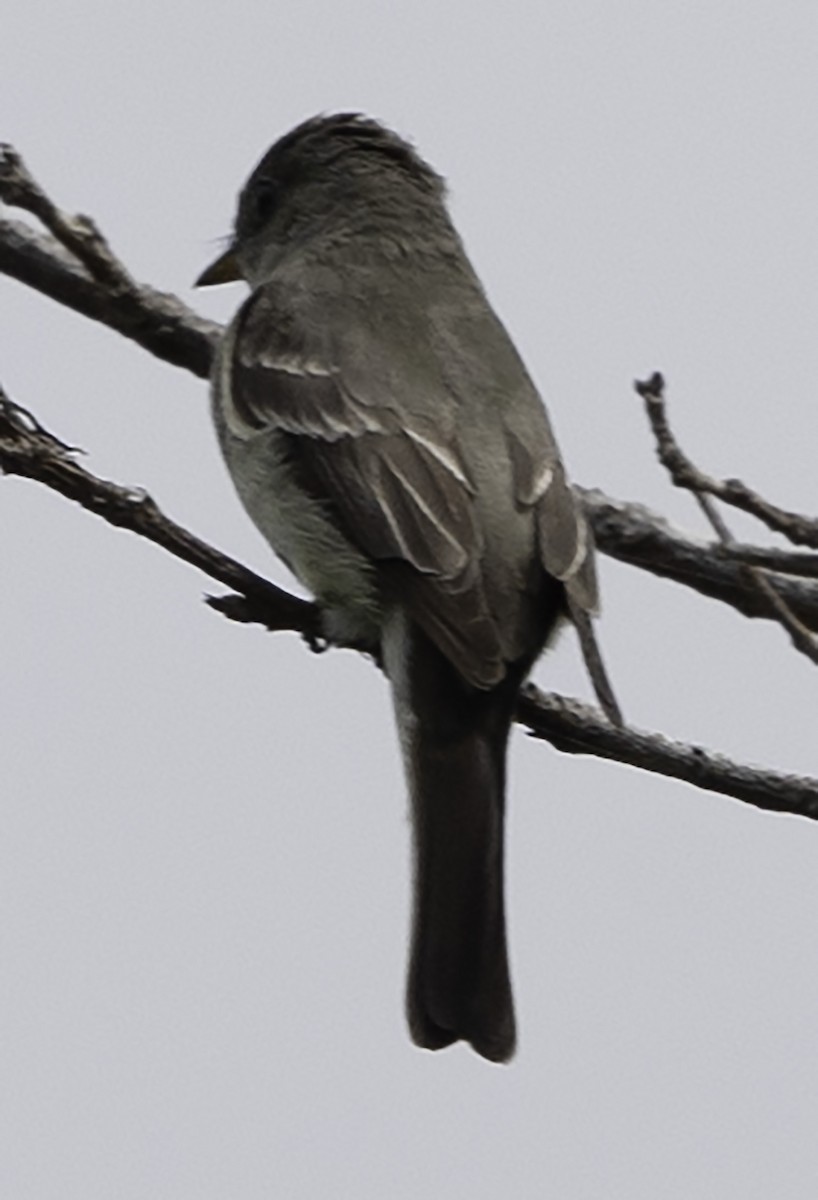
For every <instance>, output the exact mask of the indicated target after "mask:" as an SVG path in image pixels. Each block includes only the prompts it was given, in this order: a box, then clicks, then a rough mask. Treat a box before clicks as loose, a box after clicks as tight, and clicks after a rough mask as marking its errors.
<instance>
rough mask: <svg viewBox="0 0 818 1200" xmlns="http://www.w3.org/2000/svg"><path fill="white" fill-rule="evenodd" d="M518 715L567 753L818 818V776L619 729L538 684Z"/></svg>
mask: <svg viewBox="0 0 818 1200" xmlns="http://www.w3.org/2000/svg"><path fill="white" fill-rule="evenodd" d="M517 720H518V721H519V722H520V724H522V725H525V726H527V727H528V729H529V730H530V732H531V734H532V735H533V736H534V737H538V738H544V739H545V740H546V741H548V742H550V743H551V744H552V745H553V746H554V747H555V748H556V749H557V750H562V751H564V752H566V753H568V754H593V755H596V756H597V757H599V758H608V759H612V760H614V761H616V762H621V763H628V764H630V765H631V766H633V767H639V768H641V769H642V770H646V771H652V772H654V773H655V774H660V775H668V776H670V777H671V778H673V779H683V780H684V781H685V782H686V783H690V784H693V786H694V787H698V788H704V789H705V790H707V791H710V792H720V793H721V794H722V795H725V796H733V797H734V798H735V799H736V800H743V801H744V802H745V803H746V804H752V805H753V806H754V807H755V808H761V809H764V811H765V812H777V813H791V814H792V815H793V816H801V817H809V818H810V820H813V821H814V820H816V819H818V779H812V778H810V777H809V776H804V775H785V774H782V773H780V772H778V771H769V770H767V769H765V768H762V767H749V766H746V765H743V764H741V763H735V762H732V761H731V760H730V759H729V758H726V757H725V756H724V755H723V754H715V753H713V752H712V751H710V750H703V749H702V748H701V747H700V746H690V745H685V744H684V743H682V742H674V741H671V740H670V738H666V737H664V736H663V735H662V734H660V733H646V732H645V731H643V730H639V729H633V728H630V727H626V728H624V729H619V728H617V727H616V726H614V725H611V724H610V722H609V721H607V720H605V718H604V717H603V716H602V714H601V713H599V712H598V711H597V710H595V709H593V708H590V707H589V706H588V705H585V704H582V703H580V701H578V700H573V699H569V698H568V697H566V696H557V695H554V694H553V693H546V692H541V691H540V690H539V689H538V688H536V687H534V685H533V684H528V685H527V686H526V687H525V688H524V689H523V692H522V695H521V697H520V700H519V703H518V705H517Z"/></svg>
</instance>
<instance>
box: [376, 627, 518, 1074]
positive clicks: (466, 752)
mask: <svg viewBox="0 0 818 1200" xmlns="http://www.w3.org/2000/svg"><path fill="white" fill-rule="evenodd" d="M385 649H386V659H387V663H386V665H387V670H388V671H389V675H390V680H391V683H392V688H393V695H394V700H395V710H396V715H397V720H398V727H399V730H400V734H401V740H402V743H403V751H404V757H405V760H406V769H407V776H408V780H409V787H410V792H411V803H412V815H413V823H414V840H415V898H414V912H413V922H412V940H411V951H410V961H409V978H408V985H407V1009H408V1019H409V1028H410V1032H411V1034H412V1038H413V1040H414V1041H415V1042H416V1043H417V1044H418V1045H419V1046H423V1047H425V1048H426V1049H430V1050H438V1049H441V1048H442V1047H444V1046H448V1045H450V1044H451V1043H452V1042H455V1041H458V1040H459V1039H463V1040H465V1041H467V1042H469V1043H470V1044H471V1045H472V1047H473V1048H474V1049H475V1050H476V1051H477V1053H478V1054H481V1055H483V1057H484V1058H487V1059H490V1060H492V1061H493V1062H505V1061H507V1060H508V1059H509V1058H510V1057H511V1056H512V1054H513V1053H514V1047H515V1041H516V1032H515V1019H514V1005H513V1000H512V992H511V981H510V977H509V968H508V956H507V950H506V930H505V908H504V897H503V825H504V807H505V758H506V746H507V742H508V733H509V729H510V725H511V719H512V714H513V709H514V701H515V698H516V695H517V690H518V688H519V685H520V682H521V678H522V676H523V674H524V671H523V670H522V669H519V670H516V669H514V668H512V669H511V670H510V672H509V675H508V677H507V678H506V679H505V680H504V681H503V682H502V683H501V684H500V685H499V686H498V687H496V688H493V689H491V690H488V691H482V690H479V689H477V688H474V687H472V686H470V685H468V684H466V683H465V682H464V681H463V679H462V678H461V677H460V676H459V675H458V673H457V672H456V671H455V669H454V668H453V667H452V665H451V664H450V663H449V662H448V660H447V659H446V658H445V657H444V656H443V655H442V654H441V653H440V651H439V650H438V649H437V648H436V647H435V646H434V645H433V644H432V642H431V641H430V640H429V639H428V638H427V637H426V636H425V635H424V634H423V633H422V632H421V631H420V630H419V629H418V628H417V627H415V626H413V625H411V624H408V623H406V624H405V625H404V626H403V627H402V629H401V631H400V637H399V639H392V642H391V645H389V644H387V646H386V648H385Z"/></svg>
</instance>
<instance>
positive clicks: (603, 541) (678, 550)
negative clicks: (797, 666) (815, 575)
mask: <svg viewBox="0 0 818 1200" xmlns="http://www.w3.org/2000/svg"><path fill="white" fill-rule="evenodd" d="M577 491H578V492H579V494H580V496H581V497H582V501H583V503H584V505H585V509H586V512H587V513H588V516H589V519H590V521H591V525H592V526H593V530H594V539H595V541H596V544H597V547H598V549H599V550H601V551H602V552H603V553H604V554H607V555H609V556H610V557H611V558H615V559H617V560H618V561H619V562H624V563H628V564H629V565H630V566H633V567H639V568H641V569H642V570H643V571H649V572H650V573H651V574H653V575H658V576H659V577H660V578H663V579H672V580H673V581H674V582H675V583H681V584H684V585H685V587H689V588H692V589H693V590H694V591H697V592H699V593H700V594H701V595H703V596H708V597H710V598H711V599H713V600H720V601H722V603H724V604H729V605H730V606H731V607H732V608H735V609H736V610H737V611H738V612H740V613H741V614H742V615H743V616H745V617H761V618H764V619H765V620H771V619H772V617H773V614H772V612H771V611H770V605H769V603H768V602H767V601H766V600H765V599H764V598H763V597H762V596H760V595H759V594H758V593H757V592H755V590H754V589H751V588H748V587H747V583H746V581H745V579H744V576H743V575H742V572H741V561H740V555H739V554H738V551H739V550H740V547H730V548H729V549H728V548H724V547H722V546H719V545H713V544H711V543H708V542H705V541H703V540H702V539H700V538H695V537H692V536H690V535H689V534H685V533H682V531H681V530H679V529H676V528H674V527H673V526H672V525H671V524H670V523H669V522H668V521H666V520H665V518H664V517H660V516H659V515H658V514H657V513H655V512H653V511H652V510H651V509H649V508H647V507H646V506H645V505H643V504H637V503H634V502H627V501H624V500H616V499H614V498H613V497H611V496H606V495H605V493H604V492H600V491H599V490H598V489H596V488H593V489H590V488H577ZM750 550H751V551H752V552H754V553H758V554H760V555H763V554H764V551H763V550H761V549H760V548H756V547H751V548H750ZM773 578H774V579H775V586H776V589H777V591H778V592H779V594H780V595H781V596H782V597H783V598H784V599H785V600H786V602H787V604H788V605H789V607H790V609H791V610H792V611H793V612H794V613H795V614H796V616H797V617H798V619H799V620H800V621H802V622H803V623H804V625H806V626H807V627H808V628H809V629H815V630H818V585H816V584H813V583H805V582H802V581H801V580H798V579H789V578H787V576H786V575H778V574H776V575H774V576H773Z"/></svg>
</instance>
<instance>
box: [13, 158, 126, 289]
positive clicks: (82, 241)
mask: <svg viewBox="0 0 818 1200" xmlns="http://www.w3.org/2000/svg"><path fill="white" fill-rule="evenodd" d="M0 200H3V201H4V202H5V203H6V204H8V205H11V206H12V207H14V208H22V209H24V210H25V211H26V212H30V213H31V214H32V216H35V217H37V219H38V220H39V221H42V223H43V225H44V226H45V227H46V229H47V230H48V231H49V232H50V233H51V234H52V235H53V236H54V237H55V238H56V239H57V241H58V242H60V243H61V244H62V245H63V246H64V247H65V249H66V250H68V251H69V253H70V254H72V255H73V256H74V257H75V258H76V259H77V260H78V261H79V262H81V263H82V265H83V266H84V267H85V269H86V271H87V272H88V274H89V275H90V276H91V277H92V278H93V279H95V280H96V281H97V283H101V284H102V285H103V286H104V287H105V288H107V289H108V291H110V292H113V293H127V292H131V291H134V290H135V289H136V284H135V283H134V281H133V279H132V278H131V276H130V274H129V273H128V272H127V271H126V270H125V267H124V266H123V264H122V263H121V262H120V260H119V259H118V258H117V257H116V255H115V254H114V253H113V251H112V250H111V247H110V246H109V245H108V243H107V241H106V240H105V238H104V237H103V235H102V233H101V232H100V230H99V229H98V228H97V226H96V224H95V223H94V222H93V221H92V220H91V218H90V217H86V216H82V215H76V216H69V214H68V213H65V212H63V211H62V209H60V208H58V207H57V205H56V204H55V203H54V201H53V200H52V199H51V197H50V196H48V195H47V194H46V193H45V192H44V191H43V189H42V188H41V187H40V185H39V184H38V183H37V181H36V179H35V178H34V176H33V175H32V174H31V172H30V171H29V169H28V167H27V166H26V164H25V163H24V162H23V159H22V156H21V155H20V154H19V152H18V151H17V150H15V149H14V147H13V146H9V145H8V144H6V143H0Z"/></svg>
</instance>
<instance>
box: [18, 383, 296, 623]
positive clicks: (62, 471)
mask: <svg viewBox="0 0 818 1200" xmlns="http://www.w3.org/2000/svg"><path fill="white" fill-rule="evenodd" d="M75 453H77V451H76V450H72V449H71V448H69V447H67V446H66V445H65V443H64V442H62V441H60V440H59V438H56V437H54V435H53V434H51V433H48V432H47V431H46V430H44V429H43V427H42V426H41V425H39V423H38V422H37V421H35V420H34V418H33V417H31V415H30V414H29V413H27V412H26V411H25V409H22V408H20V407H19V405H17V404H15V403H14V402H13V401H11V400H10V399H9V398H8V397H7V396H6V395H5V393H4V392H3V391H2V390H1V389H0V470H2V471H4V472H5V473H6V474H7V475H22V476H24V477H26V478H28V479H36V480H38V482H40V483H44V484H46V486H47V487H50V488H53V489H54V491H57V492H59V493H60V494H61V495H63V496H66V497H67V498H68V499H69V500H74V501H75V502H76V503H77V504H81V505H82V507H83V508H86V509H88V511H89V512H93V513H96V514H97V516H100V517H102V518H103V520H105V521H107V522H108V523H109V524H110V525H117V526H119V527H120V528H122V529H130V530H131V532H132V533H137V534H139V535H140V537H144V538H147V539H148V540H149V541H151V542H155V543H156V545H158V546H162V547H163V549H165V550H168V551H170V553H171V554H173V555H175V556H176V557H177V558H181V559H182V560H183V561H184V562H187V563H190V564H191V565H192V566H194V567H198V568H199V570H201V571H204V572H205V574H207V575H209V576H210V577H211V578H212V579H216V580H218V581H219V583H223V584H225V586H227V587H230V588H234V589H235V590H236V591H239V592H241V593H242V595H243V596H244V597H245V598H246V601H247V602H248V604H249V605H255V606H256V607H257V611H259V612H261V611H263V612H264V621H263V623H264V624H265V625H266V626H267V628H269V629H292V630H297V631H298V632H300V633H303V634H305V635H307V636H309V637H310V638H313V637H316V636H317V635H318V632H319V629H318V624H317V614H316V609H315V605H313V604H310V603H308V602H307V601H306V600H300V599H299V598H298V597H297V596H292V595H290V593H289V592H285V591H284V590H283V589H282V588H279V587H276V586H275V584H272V583H270V582H268V581H267V580H266V579H262V578H261V576H259V575H256V574H254V573H253V572H252V571H250V570H248V569H247V567H243V566H242V565H241V564H240V563H238V562H236V561H235V559H232V558H229V557H228V556H227V555H226V554H222V553H220V552H219V551H218V550H214V549H213V548H212V547H211V546H208V545H207V543H205V542H203V541H201V539H199V538H197V537H195V536H194V535H193V534H192V533H189V532H188V531H187V530H186V529H183V528H182V527H181V525H177V524H176V523H175V522H174V521H172V520H171V519H170V518H169V517H166V516H165V515H164V513H162V512H161V510H160V509H159V507H158V506H157V504H156V503H155V502H154V501H153V500H152V499H151V497H150V496H149V495H148V494H147V493H146V492H143V491H139V490H137V489H134V488H125V487H120V486H119V485H118V484H115V483H109V482H108V481H107V480H104V479H99V478H98V477H97V476H96V475H92V474H91V472H90V471H87V470H86V469H85V468H84V467H82V466H80V464H79V463H78V462H76V461H75V460H74V458H73V455H74V454H75Z"/></svg>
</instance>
